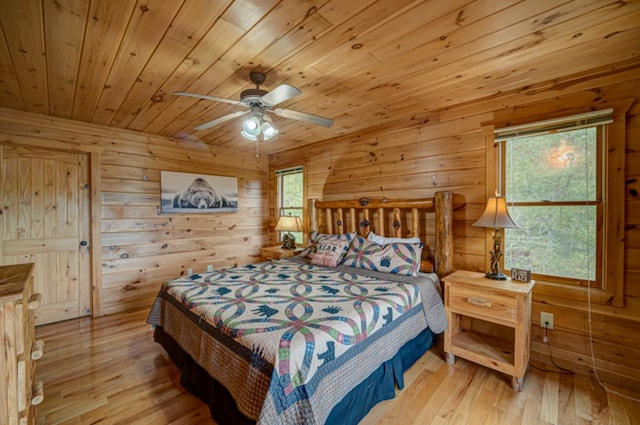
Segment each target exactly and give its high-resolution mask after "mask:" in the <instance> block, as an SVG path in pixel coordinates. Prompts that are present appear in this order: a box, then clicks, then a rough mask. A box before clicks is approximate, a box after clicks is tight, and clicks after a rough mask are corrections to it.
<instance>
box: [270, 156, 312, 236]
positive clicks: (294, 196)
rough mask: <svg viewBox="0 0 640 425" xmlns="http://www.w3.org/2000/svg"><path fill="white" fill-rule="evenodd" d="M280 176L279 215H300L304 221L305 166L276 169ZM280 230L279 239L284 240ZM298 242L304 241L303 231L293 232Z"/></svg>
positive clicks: (277, 174) (278, 176)
mask: <svg viewBox="0 0 640 425" xmlns="http://www.w3.org/2000/svg"><path fill="white" fill-rule="evenodd" d="M276 176H277V178H278V216H281V215H292V216H298V217H300V219H301V220H302V222H303V223H304V198H305V196H304V168H303V167H294V168H288V169H286V170H278V171H276ZM282 233H283V232H278V241H281V240H282ZM292 234H293V235H294V236H295V238H296V243H303V235H302V232H294V233H292Z"/></svg>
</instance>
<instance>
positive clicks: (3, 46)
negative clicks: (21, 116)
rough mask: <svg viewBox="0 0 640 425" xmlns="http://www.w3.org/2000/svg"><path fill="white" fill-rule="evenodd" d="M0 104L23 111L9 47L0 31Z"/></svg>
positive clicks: (23, 107) (22, 102)
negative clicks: (0, 76) (0, 77)
mask: <svg viewBox="0 0 640 425" xmlns="http://www.w3.org/2000/svg"><path fill="white" fill-rule="evenodd" d="M0 75H2V80H0V103H1V104H3V105H15V107H16V108H18V109H20V110H25V106H24V101H23V100H22V94H21V93H20V84H19V83H18V77H17V76H16V70H15V69H14V67H13V63H12V62H11V54H10V53H9V46H8V45H7V40H6V39H5V37H4V32H3V31H0Z"/></svg>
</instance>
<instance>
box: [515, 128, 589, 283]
mask: <svg viewBox="0 0 640 425" xmlns="http://www.w3.org/2000/svg"><path fill="white" fill-rule="evenodd" d="M598 129H599V127H590V128H584V129H579V130H572V131H562V132H555V133H550V134H545V135H540V136H535V137H526V138H519V139H515V140H510V141H507V142H505V144H506V146H505V150H504V151H505V173H504V178H505V189H506V190H505V194H506V197H507V202H508V203H509V212H510V214H511V216H512V218H513V220H514V221H515V222H516V224H518V226H519V228H517V229H505V260H504V261H505V268H506V269H510V268H524V269H529V270H531V271H532V273H536V274H542V275H548V276H559V277H567V278H574V279H582V280H586V279H588V280H595V279H596V278H597V276H596V270H597V267H596V263H597V258H596V256H597V249H596V247H597V242H598V241H597V220H598V211H599V208H601V202H600V201H601V200H600V199H599V198H600V190H599V185H600V184H601V183H600V182H601V176H600V175H599V170H598V161H599V160H600V159H601V158H599V155H598V152H599V149H600V148H599V146H600V144H599V143H598Z"/></svg>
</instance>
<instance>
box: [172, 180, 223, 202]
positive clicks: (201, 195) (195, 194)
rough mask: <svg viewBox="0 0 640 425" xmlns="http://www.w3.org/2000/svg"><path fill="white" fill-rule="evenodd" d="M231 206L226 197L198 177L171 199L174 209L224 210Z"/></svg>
mask: <svg viewBox="0 0 640 425" xmlns="http://www.w3.org/2000/svg"><path fill="white" fill-rule="evenodd" d="M230 206H231V204H230V203H229V200H228V199H227V197H226V196H224V195H222V194H221V193H218V192H216V190H215V189H214V188H213V186H211V185H210V184H209V183H207V181H206V180H205V179H203V178H200V177H198V178H197V179H195V180H194V181H193V182H191V184H190V185H189V186H187V187H185V188H184V189H182V190H181V191H180V192H178V193H176V195H175V196H174V197H173V207H174V208H224V207H230Z"/></svg>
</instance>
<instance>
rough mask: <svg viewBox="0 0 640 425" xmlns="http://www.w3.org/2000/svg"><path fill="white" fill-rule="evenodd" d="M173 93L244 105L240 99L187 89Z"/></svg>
mask: <svg viewBox="0 0 640 425" xmlns="http://www.w3.org/2000/svg"><path fill="white" fill-rule="evenodd" d="M173 94H175V95H178V96H188V97H195V98H196V99H206V100H213V101H216V102H224V103H230V104H232V105H238V106H243V105H242V103H240V101H238V100H233V99H227V98H225V97H217V96H209V95H207V94H198V93H189V92H186V91H174V92H173Z"/></svg>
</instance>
